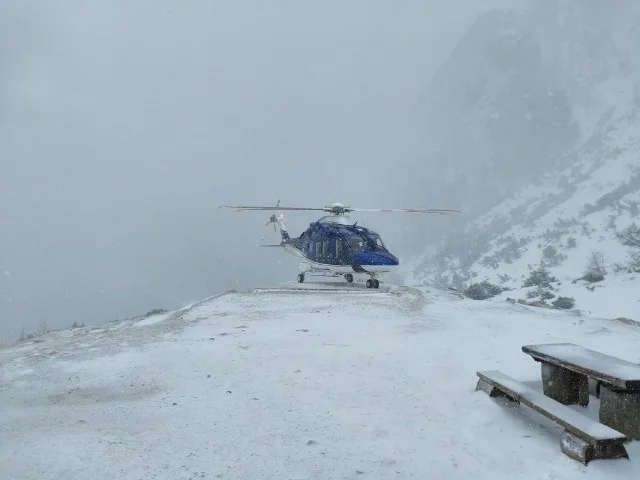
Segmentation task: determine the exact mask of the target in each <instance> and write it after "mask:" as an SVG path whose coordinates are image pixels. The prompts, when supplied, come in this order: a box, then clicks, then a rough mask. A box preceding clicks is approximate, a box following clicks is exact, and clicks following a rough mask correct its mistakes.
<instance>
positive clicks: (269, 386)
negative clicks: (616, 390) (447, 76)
mask: <svg viewBox="0 0 640 480" xmlns="http://www.w3.org/2000/svg"><path fill="white" fill-rule="evenodd" d="M342 287H344V285H343V286H342ZM321 289H323V290H324V291H323V290H321ZM305 290H306V291H305ZM37 340H38V342H35V343H34V342H25V343H22V344H19V345H17V346H14V347H10V348H5V349H4V350H0V478H2V479H3V480H12V479H20V480H27V479H39V480H46V479H65V480H72V479H172V480H177V479H192V478H209V479H218V478H220V479H246V480H249V479H251V480H254V479H277V480H288V479H329V478H332V479H402V478H416V479H491V480H495V479H509V480H511V479H515V478H522V479H527V480H529V479H637V478H640V473H639V472H640V442H632V443H630V444H629V445H628V446H627V450H628V452H629V455H630V460H626V459H621V460H596V461H593V462H591V463H590V464H589V465H588V466H584V465H582V464H580V463H579V462H576V461H575V460H572V459H570V458H569V457H567V456H566V455H564V454H563V453H562V452H561V451H560V447H559V437H560V434H561V431H562V429H561V428H560V427H559V426H557V425H556V424H555V423H553V422H551V421H549V420H547V419H546V418H544V417H542V416H540V415H538V414H535V413H533V412H532V411H530V410H528V409H527V408H526V407H523V406H520V407H517V406H516V407H513V406H508V405H505V403H504V401H501V400H499V399H493V398H489V396H488V395H486V394H485V393H484V392H476V391H475V386H476V381H477V377H476V371H477V370H493V369H498V370H502V371H504V372H505V373H506V374H508V375H511V376H513V377H515V378H518V379H519V380H521V381H525V382H527V383H528V384H530V385H534V386H536V388H541V387H540V365H539V364H537V363H535V362H534V361H533V360H532V359H531V357H529V356H528V355H525V354H524V353H523V352H522V351H521V346H522V345H525V344H537V343H548V342H570V343H576V344H580V345H584V346H586V347H589V348H593V349H595V350H599V351H602V352H604V353H609V354H613V355H616V356H619V357H621V358H624V359H627V360H630V361H633V362H640V353H639V351H638V347H637V346H638V344H639V341H640V327H638V326H636V325H629V324H625V323H621V322H617V321H613V320H606V319H598V318H592V317H587V316H580V315H578V314H576V313H571V312H561V311H555V310H545V309H536V308H533V307H525V306H522V305H518V304H515V305H514V304H511V303H508V302H504V301H486V302H477V301H473V300H462V299H460V298H457V297H455V296H453V295H450V294H448V293H445V292H438V291H435V290H428V289H413V288H406V287H389V286H387V287H384V286H383V285H381V288H380V289H379V290H367V289H361V288H358V287H357V286H355V287H351V286H350V287H348V288H341V287H338V286H333V287H331V285H323V286H320V287H318V286H317V285H315V286H314V285H312V284H304V285H302V286H301V285H298V284H290V285H289V284H287V285H284V286H280V287H276V288H265V289H259V290H257V291H255V292H251V293H229V294H226V295H222V296H217V297H212V298H210V299H207V300H204V301H202V302H200V303H198V304H195V305H192V306H190V307H187V308H185V309H183V310H180V311H177V312H170V313H168V314H163V315H159V316H157V317H149V318H145V319H142V320H141V319H137V320H129V321H123V322H119V323H111V324H107V325H105V326H102V327H100V328H79V329H75V330H66V331H60V332H53V333H50V334H48V335H46V336H44V337H40V338H39V339H37ZM597 407H598V400H597V399H595V398H593V397H592V399H591V403H590V405H589V407H588V409H582V407H578V406H574V407H572V408H576V409H579V410H581V411H583V412H584V413H586V414H587V415H589V416H591V417H592V418H597Z"/></svg>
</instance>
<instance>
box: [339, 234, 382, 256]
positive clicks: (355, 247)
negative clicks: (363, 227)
mask: <svg viewBox="0 0 640 480" xmlns="http://www.w3.org/2000/svg"><path fill="white" fill-rule="evenodd" d="M348 242H349V248H350V249H351V250H352V251H353V252H359V251H360V250H376V249H378V248H382V249H384V250H386V249H387V247H386V246H385V244H384V242H383V241H382V238H380V235H378V234H377V233H370V234H369V235H367V236H366V237H364V236H360V235H353V236H350V237H349V239H348Z"/></svg>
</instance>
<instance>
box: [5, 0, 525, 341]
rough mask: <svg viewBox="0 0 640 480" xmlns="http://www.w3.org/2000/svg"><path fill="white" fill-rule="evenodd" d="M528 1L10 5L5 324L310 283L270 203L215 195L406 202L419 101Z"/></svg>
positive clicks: (60, 322)
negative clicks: (273, 226) (402, 159)
mask: <svg viewBox="0 0 640 480" xmlns="http://www.w3.org/2000/svg"><path fill="white" fill-rule="evenodd" d="M480 3H482V6H480V5H479V4H480ZM513 4H514V2H512V1H506V0H504V1H498V0H496V1H491V2H476V1H472V0H467V1H463V0H456V1H450V2H442V1H425V0H415V1H405V2H392V1H386V2H371V1H358V2H355V1H354V2H339V1H334V2H265V1H251V2H249V1H244V2H204V1H195V2H169V1H164V0H146V1H143V0H139V1H137V2H126V1H124V0H122V1H111V2H96V1H85V0H83V1H71V0H69V1H65V2H49V1H45V0H39V1H22V0H13V1H9V2H5V3H4V5H3V12H2V16H1V17H0V42H2V48H0V69H1V71H2V75H1V76H0V222H1V223H0V225H1V230H0V338H4V339H5V340H11V339H13V338H15V337H16V336H17V335H18V333H19V331H20V330H21V328H22V327H23V326H24V328H25V329H26V330H27V332H29V331H32V330H35V329H36V328H37V327H38V326H39V325H40V324H41V323H42V322H44V321H46V322H47V323H48V325H49V327H50V328H59V327H66V326H68V325H70V324H71V323H73V322H74V321H77V322H86V323H88V324H96V323H100V322H103V321H105V320H110V319H114V318H118V317H123V316H131V315H135V314H139V313H144V312H145V311H147V310H149V309H151V308H156V307H158V308H159V307H164V308H175V307H177V306H180V305H181V304H184V303H186V302H188V301H191V300H196V299H200V298H202V297H204V296H206V295H209V294H213V293H216V292H219V291H222V290H225V289H230V288H247V287H251V286H254V285H259V284H265V283H268V282H272V281H280V280H289V279H293V278H294V276H295V273H296V265H297V262H296V261H295V260H294V259H291V258H289V257H287V256H286V255H285V254H284V253H282V252H279V251H273V250H268V249H260V250H259V249H258V248H257V247H256V245H257V243H258V242H259V241H260V239H261V237H267V238H268V239H273V238H274V234H273V230H268V229H266V228H265V227H264V223H265V221H266V219H267V218H266V217H267V216H266V215H261V214H259V213H233V212H230V211H216V206H217V205H219V204H222V203H260V204H264V203H273V202H275V201H276V200H278V199H281V201H282V203H283V204H304V205H312V206H315V205H324V204H326V203H330V202H334V201H342V202H344V203H347V204H351V205H354V206H364V207H393V206H397V205H396V204H395V203H394V201H395V200H399V199H402V198H405V196H404V195H403V193H402V190H403V184H402V183H398V182H394V179H393V178H390V177H389V175H388V174H387V172H388V171H389V169H388V166H389V165H390V164H392V163H393V162H395V161H397V160H398V159H397V152H399V151H401V150H402V149H401V148H399V147H400V145H399V143H400V142H401V138H402V134H401V131H402V129H403V128H404V126H405V122H406V121H407V119H408V117H407V113H408V112H409V111H410V110H411V109H412V108H413V106H414V103H415V102H416V100H417V99H418V96H419V95H420V93H421V92H422V91H423V90H424V88H425V86H426V85H428V82H429V79H430V77H431V75H432V74H433V72H434V71H435V69H436V68H437V67H438V65H439V64H441V63H442V62H444V61H445V59H446V58H447V56H448V55H449V53H450V52H451V50H452V49H453V47H454V45H455V43H456V41H457V39H458V38H459V37H460V36H461V35H462V34H463V33H464V31H465V30H466V29H467V28H468V27H469V25H470V24H471V23H472V22H473V21H474V20H475V18H476V17H477V15H478V14H479V13H481V11H483V10H485V9H488V8H491V7H495V6H506V5H513ZM382 167H384V168H382ZM442 202H443V204H442V205H424V206H426V207H432V206H435V207H454V208H455V207H457V205H456V204H455V195H452V196H451V198H443V199H442ZM447 202H449V203H447ZM398 206H404V205H398ZM415 206H423V205H415ZM314 218H315V217H314V216H313V215H305V214H300V215H297V214H296V215H289V218H288V220H289V227H290V230H291V231H292V233H296V234H297V233H299V230H300V229H303V228H305V227H306V225H307V224H308V223H309V221H311V220H313V219H314ZM363 220H365V221H368V223H369V224H371V225H375V226H376V227H377V228H378V229H379V230H380V231H381V233H382V234H383V236H385V228H386V227H385V226H394V225H398V222H397V221H396V220H390V219H389V218H386V219H382V218H379V217H363ZM423 221H433V220H432V219H423ZM394 222H395V223H394ZM400 234H401V232H399V233H398V232H394V233H392V232H388V235H386V237H387V238H389V239H390V241H391V242H393V240H394V239H397V238H398V235H400ZM391 247H393V244H392V245H391Z"/></svg>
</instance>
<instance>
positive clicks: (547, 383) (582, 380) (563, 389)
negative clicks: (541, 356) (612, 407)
mask: <svg viewBox="0 0 640 480" xmlns="http://www.w3.org/2000/svg"><path fill="white" fill-rule="evenodd" d="M540 367H541V369H542V389H543V391H544V394H545V395H546V396H547V397H551V398H553V399H554V400H556V401H558V402H560V403H562V404H564V405H573V404H576V403H577V404H579V405H582V406H583V407H586V406H587V405H589V379H588V377H587V376H586V375H581V374H579V373H575V372H572V371H571V370H567V369H565V368H562V367H558V366H556V365H551V364H550V363H546V362H540Z"/></svg>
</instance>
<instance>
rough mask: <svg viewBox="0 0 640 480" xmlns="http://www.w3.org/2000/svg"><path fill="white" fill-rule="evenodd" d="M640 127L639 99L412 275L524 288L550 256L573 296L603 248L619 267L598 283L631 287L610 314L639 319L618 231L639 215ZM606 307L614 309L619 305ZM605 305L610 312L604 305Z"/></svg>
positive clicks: (608, 263) (611, 265)
mask: <svg viewBox="0 0 640 480" xmlns="http://www.w3.org/2000/svg"><path fill="white" fill-rule="evenodd" d="M639 129H640V121H639V115H638V107H637V106H635V107H634V108H633V109H632V110H631V111H629V112H628V113H625V114H624V115H621V116H620V117H619V118H617V119H616V120H615V121H614V122H613V125H610V126H609V127H608V128H606V129H605V131H604V132H603V133H602V134H601V133H598V134H597V138H595V139H590V141H588V142H587V143H586V144H585V145H584V146H583V147H582V148H581V149H579V150H578V151H576V152H575V156H574V163H573V165H572V166H571V167H567V168H564V169H561V170H559V171H557V172H553V173H552V174H549V175H547V176H546V178H545V179H543V180H542V181H541V182H540V183H539V184H538V185H534V186H529V187H527V188H525V189H523V190H522V191H520V192H519V193H518V194H516V195H515V196H513V197H512V198H511V199H509V200H507V201H505V202H503V203H501V204H500V205H498V206H496V207H494V208H493V209H491V210H490V211H489V213H487V214H486V215H484V216H482V217H481V218H479V219H478V220H476V221H475V222H473V223H472V224H470V225H469V226H468V227H467V229H466V232H465V236H463V237H462V238H461V240H460V245H453V246H452V247H451V248H450V249H449V250H447V249H446V248H445V249H443V251H441V252H440V253H439V254H436V255H435V256H434V257H432V258H430V259H428V260H427V261H426V262H425V263H424V264H422V265H420V266H419V267H418V268H417V270H416V274H415V275H414V276H413V278H412V281H413V282H415V283H418V284H420V283H436V284H439V285H447V284H450V285H453V286H454V287H456V288H461V289H462V288H465V287H466V286H468V285H469V284H470V283H473V282H479V281H483V280H488V281H489V282H491V283H494V284H497V285H500V286H501V287H503V288H509V289H519V288H521V287H522V285H523V282H524V280H525V278H526V277H528V275H529V274H530V272H531V271H532V270H533V269H535V268H537V267H538V266H539V265H540V264H541V262H545V264H546V265H547V266H548V268H549V271H550V273H551V275H553V276H555V277H556V278H558V280H560V282H561V283H562V286H561V288H560V291H563V292H565V293H566V294H571V296H574V295H576V294H579V290H580V289H582V290H584V288H585V286H584V285H580V286H579V287H575V284H572V283H571V282H572V281H574V280H576V279H579V278H580V277H582V276H583V275H584V272H585V268H586V265H587V263H588V261H589V259H590V257H591V255H592V254H593V252H598V253H601V254H602V255H603V260H604V266H605V269H606V271H607V272H608V273H609V274H615V273H616V272H620V275H618V276H616V275H610V276H609V277H608V280H607V282H608V283H607V282H605V283H603V284H601V285H598V286H597V288H605V286H607V285H615V289H620V288H622V289H623V290H624V292H623V293H624V296H626V295H630V297H628V301H627V302H626V306H623V305H624V304H623V305H621V304H619V303H616V306H617V307H619V308H621V310H620V311H619V312H618V313H617V314H616V313H613V312H611V311H610V314H611V313H613V314H614V315H617V316H629V317H631V318H637V319H639V320H640V318H639V317H638V312H639V311H640V305H639V304H638V300H640V297H638V294H637V293H636V292H637V289H638V287H639V286H640V283H638V282H637V281H635V280H634V279H635V275H633V274H627V273H626V272H627V269H626V268H625V265H627V264H628V263H629V254H630V249H629V248H628V247H626V246H624V245H623V244H622V243H621V242H620V241H619V240H618V239H617V237H616V235H617V233H618V232H620V231H622V230H624V229H625V228H627V227H629V226H630V225H631V224H632V223H633V222H636V223H638V222H639V221H640V208H639V207H640V161H639V160H638V159H639V158H640V135H638V133H639V131H640V130H639ZM474 238H475V239H476V241H475V242H474V240H473V239H474ZM461 248H466V249H467V252H469V251H471V252H472V253H471V254H469V255H468V256H467V257H466V258H465V257H461V256H460V254H459V253H457V252H458V251H459V249H461ZM611 282H613V283H611ZM629 282H630V283H629ZM626 285H628V288H625V286H626ZM576 290H578V291H576ZM608 295H610V294H608ZM596 299H597V301H595V302H589V301H588V300H589V298H588V297H587V298H586V300H587V303H586V304H585V303H584V302H583V303H582V304H580V302H578V304H577V307H578V308H585V309H587V310H592V309H593V308H597V307H598V305H600V306H605V305H602V304H601V302H600V300H602V299H601V298H598V296H597V295H596V296H593V298H592V300H596ZM606 307H608V309H609V310H610V309H611V307H612V305H611V304H606ZM598 313H599V314H602V315H604V314H605V312H604V311H603V309H602V308H600V309H599V312H598Z"/></svg>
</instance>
